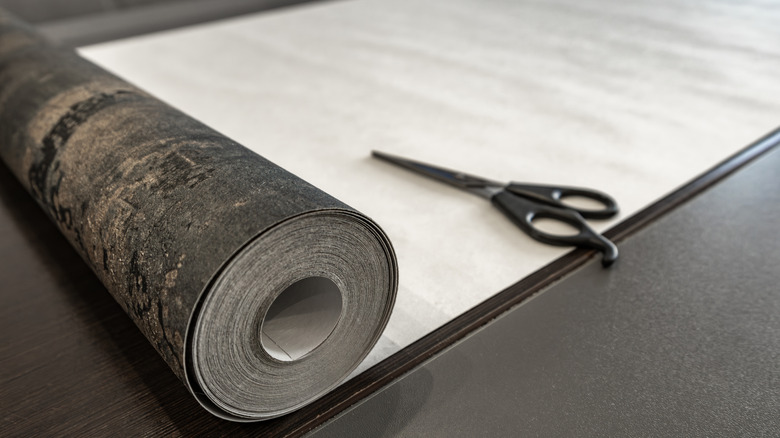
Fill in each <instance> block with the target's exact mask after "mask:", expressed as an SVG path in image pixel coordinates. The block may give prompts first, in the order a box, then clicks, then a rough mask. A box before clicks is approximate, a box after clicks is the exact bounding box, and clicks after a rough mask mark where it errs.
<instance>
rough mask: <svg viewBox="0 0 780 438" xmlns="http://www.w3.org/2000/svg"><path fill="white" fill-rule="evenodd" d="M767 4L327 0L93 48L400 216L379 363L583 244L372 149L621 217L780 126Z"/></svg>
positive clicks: (86, 51) (387, 222)
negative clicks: (606, 207)
mask: <svg viewBox="0 0 780 438" xmlns="http://www.w3.org/2000/svg"><path fill="white" fill-rule="evenodd" d="M758 6H759V5H758V2H740V3H735V4H731V3H724V2H717V1H701V2H680V1H677V0H666V1H659V2H644V3H642V2H607V1H590V2H587V3H585V2H579V1H576V0H569V1H558V2H535V1H527V2H519V1H517V2H516V1H478V0H456V1H453V0H435V1H425V2H419V1H413V0H401V1H396V0H394V1H389V0H386V1H348V2H325V3H320V4H314V5H309V6H305V7H296V8H290V9H286V10H280V11H275V12H272V13H266V14H260V15H253V16H246V17H242V18H238V19H232V20H227V21H222V22H217V23H212V24H206V25H200V26H196V27H192V28H187V29H182V30H174V31H169V32H165V33H160V34H154V35H148V36H143V37H137V38H132V39H128V40H124V41H117V42H111V43H106V44H102V45H97V46H92V47H87V48H83V49H81V50H80V53H81V54H82V55H83V56H85V57H86V58H88V59H90V60H92V61H94V62H96V63H98V64H100V65H101V66H103V67H105V68H107V69H109V70H111V71H114V72H116V73H117V74H119V75H120V76H122V77H124V78H126V79H128V80H129V81H131V82H133V83H135V84H137V85H139V86H141V87H142V88H144V89H146V90H148V91H149V92H151V93H153V94H154V95H156V96H157V97H159V98H161V99H163V100H166V101H167V102H169V103H171V104H172V105H174V106H176V107H178V108H179V109H181V110H183V111H184V112H186V113H188V114H190V115H192V116H194V117H195V118H197V119H199V120H201V121H203V122H205V123H206V124H208V125H210V126H212V127H214V128H215V129H217V130H219V131H221V132H222V133H224V134H226V135H227V136H229V137H231V138H233V139H235V140H236V141H238V142H239V143H241V144H243V145H245V146H247V147H249V148H251V149H252V150H254V151H256V152H257V153H259V154H261V155H263V156H265V157H266V158H268V159H270V160H271V161H273V162H274V163H276V164H278V165H280V166H282V167H284V168H286V169H288V170H289V171H291V172H293V173H294V174H296V175H298V176H300V177H302V178H304V179H306V180H307V181H309V182H311V183H312V184H314V185H315V186H317V187H319V188H321V189H322V190H324V191H326V192H328V193H330V194H332V195H333V196H335V197H337V198H339V199H341V200H342V201H344V202H346V203H347V204H350V205H352V206H353V207H355V208H357V209H359V210H361V211H363V212H364V213H366V214H368V215H369V216H371V217H372V218H374V219H375V220H376V221H377V222H378V223H379V224H380V225H381V226H382V227H383V228H384V229H385V230H386V231H387V233H388V234H389V236H390V238H391V239H392V241H393V244H394V246H395V249H396V251H397V253H398V258H399V265H400V275H401V277H400V278H401V285H400V289H399V293H398V300H397V305H396V309H395V312H394V314H393V317H392V319H391V321H390V324H389V326H388V327H387V330H386V332H385V335H384V336H383V338H382V340H381V341H380V343H379V345H378V346H377V348H375V350H374V351H373V352H372V354H371V356H370V357H369V359H368V360H367V362H366V363H365V364H364V365H363V366H361V369H365V368H366V367H367V366H369V365H371V364H373V363H376V362H377V361H379V360H381V359H383V358H385V357H387V356H388V355H390V354H392V353H393V352H395V351H397V350H398V349H400V348H402V347H404V346H407V345H409V344H410V343H412V342H413V341H415V340H416V339H419V338H420V337H422V336H423V335H425V334H427V333H429V332H430V331H432V330H434V329H435V328H437V327H439V326H440V325H442V324H444V323H445V322H447V321H449V320H451V319H452V318H454V317H456V316H457V315H459V314H461V313H463V312H464V311H466V310H468V309H469V308H471V307H473V306H474V305H476V304H478V303H480V302H481V301H483V300H485V299H486V298H488V297H490V296H491V295H493V294H495V293H497V292H499V291H500V290H502V289H504V288H505V287H507V286H509V285H511V284H513V283H515V282H516V281H518V280H520V279H521V278H523V277H525V276H527V275H528V274H530V273H532V272H533V271H535V270H536V269H538V268H540V267H542V266H543V265H545V264H546V263H549V262H550V261H552V260H554V259H555V258H557V257H559V256H561V255H563V254H564V253H565V252H567V251H568V250H569V249H567V248H557V247H552V246H547V245H544V244H541V243H538V242H536V241H534V240H532V239H530V238H529V237H528V236H526V235H525V234H523V233H522V232H521V231H520V230H519V229H518V228H516V227H515V226H514V225H513V224H512V223H510V222H509V221H508V220H507V219H506V218H505V217H504V216H503V215H502V214H501V213H500V212H499V211H498V210H496V209H494V208H493V207H492V206H491V205H490V203H489V202H485V200H483V199H480V198H477V197H474V196H472V195H469V194H467V193H464V192H460V191H458V190H455V189H453V188H451V187H448V186H445V185H443V184H440V183H438V182H435V181H431V180H426V179H424V178H421V177H418V176H416V175H413V174H411V173H409V172H407V171H404V170H402V169H399V168H396V167H393V166H391V165H389V164H386V163H383V162H380V161H377V160H373V159H371V158H369V154H370V151H371V150H372V149H378V150H382V151H385V152H389V153H392V154H397V155H402V156H407V157H410V158H413V159H417V160H420V161H427V162H431V163H436V164H440V165H442V166H445V167H451V168H455V169H459V170H463V171H466V172H468V173H472V174H476V175H482V176H486V177H489V178H491V179H497V180H506V181H509V180H516V181H528V182H536V183H543V184H544V183H549V184H561V185H574V186H586V187H592V188H595V189H598V190H601V191H605V192H607V193H610V194H611V195H613V196H614V197H615V198H616V199H617V200H618V202H619V204H620V206H621V208H622V213H621V215H620V217H618V218H617V219H615V220H611V221H602V222H596V221H592V222H591V223H592V224H593V226H594V228H595V229H597V230H600V231H603V230H605V229H607V228H609V227H610V226H612V225H614V224H615V223H616V222H617V221H620V220H621V219H624V218H625V217H627V216H629V215H631V214H633V213H634V212H636V211H637V210H639V209H641V208H642V207H645V206H646V205H648V204H649V203H651V202H652V201H654V200H656V199H657V198H659V197H662V196H663V195H665V194H666V193H668V192H670V191H672V190H673V189H674V188H676V187H677V186H679V185H681V184H684V183H685V182H687V181H688V180H690V179H691V178H693V177H694V176H696V175H698V174H699V173H701V172H703V171H704V170H706V169H707V168H709V167H710V166H712V165H713V164H715V163H717V162H718V161H720V160H722V159H724V158H726V157H727V156H728V155H730V154H732V153H733V152H736V151H737V150H739V149H740V148H742V147H743V146H745V145H747V144H748V143H750V142H752V141H753V140H755V139H756V138H758V137H760V136H761V135H763V134H764V133H766V132H768V131H769V130H771V129H773V128H774V127H775V126H776V125H777V124H778V122H779V121H780V81H778V76H777V75H778V72H780V26H777V24H776V23H777V21H776V19H777V18H778V17H779V16H780V12H778V10H777V7H774V6H766V7H764V8H759V7H758ZM617 263H620V260H618V262H617Z"/></svg>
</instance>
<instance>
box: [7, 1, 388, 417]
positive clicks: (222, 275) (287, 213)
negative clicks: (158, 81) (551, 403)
mask: <svg viewBox="0 0 780 438" xmlns="http://www.w3.org/2000/svg"><path fill="white" fill-rule="evenodd" d="M193 92H197V90H193ZM247 123H256V121H247ZM258 129H262V123H259V126H258ZM291 147H292V145H291ZM0 156H2V159H3V161H5V163H6V165H7V166H8V167H9V168H10V169H11V171H12V172H13V173H14V174H15V175H16V177H17V178H18V179H19V180H20V181H21V182H22V183H23V184H24V185H25V186H26V188H27V189H28V190H29V192H30V194H31V195H32V196H33V197H34V198H35V199H36V200H37V202H38V203H39V204H40V206H41V207H42V208H43V209H44V210H45V212H46V213H47V214H48V215H49V216H50V217H51V219H52V220H53V221H54V222H55V223H56V225H57V226H58V227H59V229H60V230H61V231H62V233H63V234H64V235H65V236H66V238H67V239H68V240H69V241H70V243H71V244H72V245H73V247H74V248H75V249H76V251H77V252H78V253H79V254H80V255H81V257H83V259H84V260H85V261H86V262H87V263H88V264H89V266H90V267H91V268H92V270H93V271H94V272H95V274H96V275H97V276H98V277H99V278H100V280H101V281H102V282H103V284H104V285H105V287H106V288H107V289H108V291H109V292H110V293H111V294H112V295H113V296H114V298H115V299H116V301H118V302H119V304H120V305H121V306H122V308H123V309H124V310H125V311H126V312H127V314H128V315H129V316H130V318H132V320H133V321H134V322H135V323H136V325H137V326H138V327H139V328H140V329H141V331H142V332H143V334H144V335H145V336H146V337H147V338H148V340H149V341H150V342H151V343H152V345H154V347H155V348H156V350H157V351H158V352H159V353H160V355H161V356H162V358H163V359H164V360H165V361H166V362H167V364H168V365H169V366H170V368H171V370H173V372H174V373H175V374H176V375H177V376H178V377H179V378H180V379H181V380H182V381H183V382H184V384H185V385H186V386H187V388H188V389H189V390H190V392H191V393H192V394H193V395H194V396H195V397H196V398H197V399H198V401H199V402H200V403H201V404H202V405H203V406H204V407H205V408H206V409H208V410H209V411H210V412H212V413H214V414H215V415H218V416H221V417H223V418H227V419H232V420H236V421H252V420H261V419H267V418H273V417H276V416H280V415H284V414H285V413H288V412H290V411H293V410H295V409H297V408H299V407H301V406H303V405H305V404H307V403H310V402H311V401H313V400H315V399H316V398H318V397H319V396H321V395H323V394H324V393H326V392H327V391H328V390H330V389H332V388H333V387H334V386H336V385H337V384H338V383H339V382H340V381H341V380H343V379H344V378H345V377H346V376H347V375H348V374H349V373H350V372H351V371H352V370H353V369H354V368H355V367H357V365H358V364H359V363H360V361H361V360H362V359H363V358H364V357H365V356H366V354H367V353H368V352H369V350H370V349H371V348H372V346H373V345H374V344H375V343H376V341H377V340H378V338H379V336H380V334H381V332H382V330H383V328H384V326H385V325H386V323H387V320H388V318H389V315H390V312H391V310H392V306H393V303H394V300H395V293H396V289H397V263H396V259H395V255H394V252H393V249H392V246H391V244H390V242H389V240H388V239H387V237H386V235H385V234H384V233H383V232H382V230H381V229H380V228H379V227H378V226H377V225H376V224H375V223H374V222H372V221H371V220H370V219H369V218H367V217H366V216H364V215H363V214H361V213H359V212H358V211H356V210H354V209H353V208H351V207H349V206H347V205H345V204H343V203H342V202H340V201H338V200H336V199H334V198H333V197H331V196H329V195H328V194H326V193H324V192H322V191H320V190H318V189H317V188H315V187H313V186H312V185H310V184H308V183H306V182H305V181H303V180H301V179H299V178H297V177H296V176H294V175H292V174H290V173H289V172H287V171H285V170H283V169H281V168H280V167H278V166H276V165H274V164H273V163H271V162H269V161H268V160H266V159H264V158H262V157H260V156H258V155H256V154H255V153H253V152H251V151H249V150H248V149H246V148H244V147H243V146H241V145H239V144H237V143H235V142H233V141H231V140H230V139H228V138H226V137H224V136H223V135H220V134H219V133H217V132H215V131H214V130H212V129H210V128H208V127H207V126H204V125H203V124H201V123H199V122H198V121H196V120H194V119H192V118H190V117H188V116H186V115H185V114H182V113H181V112H179V111H177V110H175V109H174V108H171V107H170V106H168V105H166V104H165V103H163V102H161V101H159V100H157V99H155V98H154V97H153V96H150V95H149V94H147V93H145V92H143V91H142V90H140V89H138V88H136V87H134V86H132V85H130V84H128V83H127V82H125V81H124V80H122V79H120V78H117V77H115V76H113V75H111V74H109V73H108V72H106V71H104V70H102V69H100V68H99V67H97V66H95V65H93V64H91V63H89V62H87V61H85V60H83V59H81V58H80V57H78V56H77V55H76V54H75V53H73V52H71V51H66V50H61V49H57V48H56V47H54V46H52V45H51V44H49V43H48V42H46V41H45V40H44V39H43V38H42V37H40V36H39V35H38V34H37V33H36V32H35V31H34V29H31V28H30V27H28V26H26V25H25V24H24V23H21V22H19V21H18V20H16V19H14V18H12V17H10V16H9V15H8V14H7V13H5V12H2V11H0Z"/></svg>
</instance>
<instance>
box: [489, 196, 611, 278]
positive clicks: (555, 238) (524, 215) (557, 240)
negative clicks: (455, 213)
mask: <svg viewBox="0 0 780 438" xmlns="http://www.w3.org/2000/svg"><path fill="white" fill-rule="evenodd" d="M491 202H492V203H493V205H495V206H496V207H497V208H498V209H499V210H501V211H502V212H504V214H505V215H507V216H508V217H509V219H511V220H512V222H514V223H515V224H516V225H517V226H518V227H520V228H521V229H522V230H523V231H525V232H526V233H527V234H528V235H529V236H531V237H532V238H534V239H536V240H538V241H540V242H543V243H547V244H550V245H558V246H578V247H586V248H593V249H597V250H599V251H601V252H602V253H603V256H602V259H601V264H602V265H604V266H605V267H606V266H609V265H611V264H612V263H613V262H614V261H615V260H616V259H617V257H618V249H617V247H616V246H615V244H614V243H612V242H611V241H610V240H609V239H607V238H606V237H604V236H602V235H601V234H599V233H597V232H596V231H594V230H593V229H592V228H591V227H590V226H589V225H588V223H587V222H585V219H583V217H582V215H580V214H579V213H578V212H576V211H574V210H569V209H565V208H557V207H552V206H548V205H542V204H537V203H536V202H534V201H531V200H528V199H523V198H521V197H519V196H517V195H516V194H514V193H512V192H509V191H507V190H502V191H500V192H498V193H497V194H495V195H494V196H493V197H492V198H491ZM535 218H547V219H553V220H558V221H561V222H565V223H567V224H569V225H572V226H573V227H574V228H576V229H577V230H578V233H577V234H575V235H572V236H560V235H555V234H550V233H546V232H544V231H541V230H539V229H538V228H536V227H535V226H534V224H533V220H534V219H535Z"/></svg>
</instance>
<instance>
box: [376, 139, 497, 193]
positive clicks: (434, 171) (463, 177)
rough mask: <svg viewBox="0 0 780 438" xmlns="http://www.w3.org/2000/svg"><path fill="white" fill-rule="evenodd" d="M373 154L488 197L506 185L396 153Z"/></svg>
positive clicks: (377, 152)
mask: <svg viewBox="0 0 780 438" xmlns="http://www.w3.org/2000/svg"><path fill="white" fill-rule="evenodd" d="M371 155H373V156H374V157H375V158H379V159H380V160H384V161H387V162H388V163H392V164H395V165H397V166H400V167H403V168H404V169H408V170H411V171H412V172H415V173H418V174H420V175H424V176H427V177H429V178H433V179H435V180H437V181H441V182H443V183H445V184H449V185H451V186H455V187H457V188H459V189H461V190H465V191H467V192H471V193H474V194H475V195H479V196H482V197H484V198H488V199H490V198H491V197H492V196H493V195H494V194H496V192H498V191H499V190H500V189H501V188H503V187H504V186H505V184H503V183H500V182H496V181H491V180H488V179H485V178H482V177H479V176H474V175H469V174H466V173H463V172H459V171H457V170H452V169H446V168H444V167H438V166H434V165H432V164H427V163H422V162H419V161H414V160H409V159H407V158H402V157H399V156H395V155H389V154H386V153H384V152H379V151H372V152H371Z"/></svg>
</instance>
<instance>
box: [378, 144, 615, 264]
mask: <svg viewBox="0 0 780 438" xmlns="http://www.w3.org/2000/svg"><path fill="white" fill-rule="evenodd" d="M372 155H373V156H374V157H375V158H379V159H381V160H384V161H387V162H390V163H392V164H395V165H398V166H401V167H403V168H405V169H408V170H411V171H413V172H416V173H418V174H421V175H424V176H427V177H430V178H433V179H435V180H438V181H441V182H443V183H446V184H449V185H452V186H455V187H457V188H459V189H462V190H465V191H467V192H470V193H473V194H475V195H478V196H481V197H483V198H487V199H489V200H490V201H491V202H492V203H493V205H494V206H496V207H497V208H498V209H499V210H501V211H502V212H503V213H504V214H505V215H506V216H507V217H509V219H511V220H512V222H514V223H515V224H516V225H517V226H518V227H520V228H521V229H522V230H523V231H525V232H526V233H527V234H528V235H529V236H531V237H532V238H534V239H536V240H538V241H540V242H543V243H547V244H549V245H558V246H577V247H585V248H593V249H597V250H599V251H601V252H602V253H603V256H602V259H601V263H602V265H604V266H605V267H606V266H609V265H611V264H612V263H613V262H614V261H615V260H616V259H617V257H618V249H617V247H616V246H615V244H614V243H612V242H611V241H610V240H609V239H607V238H606V237H604V236H602V235H601V234H599V233H597V232H596V231H594V230H593V229H592V228H591V227H590V225H588V223H587V222H586V221H585V218H588V219H607V218H610V217H613V216H615V215H616V214H617V212H618V206H617V203H616V202H615V200H614V199H612V197H611V196H609V195H607V194H606V193H602V192H599V191H597V190H591V189H585V188H581V187H559V186H546V185H534V184H524V183H517V182H510V183H508V184H504V183H501V182H496V181H491V180H488V179H485V178H480V177H478V176H474V175H469V174H466V173H463V172H458V171H456V170H451V169H445V168H443V167H437V166H434V165H432V164H426V163H421V162H419V161H413V160H409V159H406V158H402V157H398V156H394V155H389V154H385V153H383V152H378V151H373V152H372ZM567 197H584V198H589V199H591V200H593V201H596V202H597V203H599V204H601V205H602V206H603V208H601V209H585V208H579V207H573V206H570V205H567V204H566V203H565V202H564V201H565V198H567ZM537 218H545V219H552V220H556V221H560V222H563V223H566V224H569V225H571V226H573V227H574V228H575V229H576V230H577V234H574V235H557V234H551V233H547V232H545V231H542V230H540V229H538V228H537V227H535V226H534V223H533V222H534V220H535V219H537Z"/></svg>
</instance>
